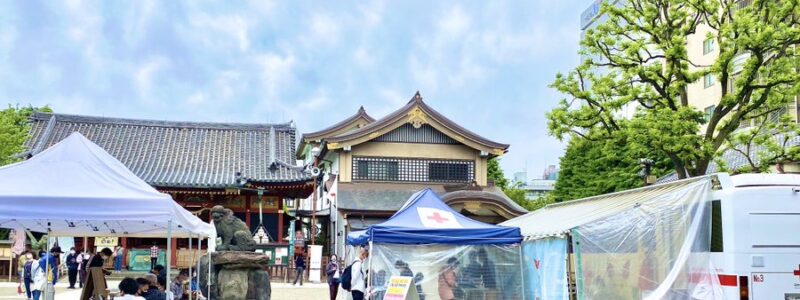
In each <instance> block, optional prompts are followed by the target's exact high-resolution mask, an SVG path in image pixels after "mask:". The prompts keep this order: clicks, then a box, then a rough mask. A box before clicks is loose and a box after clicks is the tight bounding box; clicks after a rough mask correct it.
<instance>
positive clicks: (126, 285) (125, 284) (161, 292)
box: [114, 265, 205, 300]
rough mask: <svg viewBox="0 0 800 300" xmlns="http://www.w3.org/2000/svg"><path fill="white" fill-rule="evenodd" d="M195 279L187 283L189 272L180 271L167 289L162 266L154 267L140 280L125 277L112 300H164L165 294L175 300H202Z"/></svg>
mask: <svg viewBox="0 0 800 300" xmlns="http://www.w3.org/2000/svg"><path fill="white" fill-rule="evenodd" d="M196 280H197V277H196V276H195V277H193V278H192V282H189V272H188V271H187V270H181V271H180V272H178V276H176V277H175V279H174V280H173V281H172V284H171V285H170V287H169V288H167V287H166V285H167V277H166V271H165V268H164V266H162V265H156V266H155V267H154V268H153V270H152V271H151V273H149V274H146V275H145V276H144V277H140V278H136V279H133V278H130V277H126V278H124V279H122V281H120V283H119V286H118V288H119V297H115V298H114V299H124V300H166V299H167V293H168V292H169V293H171V294H172V295H173V296H174V297H173V299H175V300H187V299H189V296H190V295H191V298H192V299H198V300H204V299H205V297H203V295H202V293H200V292H199V291H198V290H197V286H198V285H197V282H196Z"/></svg>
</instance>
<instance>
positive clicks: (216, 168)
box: [25, 113, 312, 262]
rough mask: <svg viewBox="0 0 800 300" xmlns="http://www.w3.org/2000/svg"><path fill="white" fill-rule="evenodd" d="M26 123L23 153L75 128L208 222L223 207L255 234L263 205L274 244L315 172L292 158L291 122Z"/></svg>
mask: <svg viewBox="0 0 800 300" xmlns="http://www.w3.org/2000/svg"><path fill="white" fill-rule="evenodd" d="M30 121H31V138H30V139H29V140H28V141H27V143H26V147H27V149H28V151H27V152H26V153H25V155H27V156H28V157H30V156H31V155H36V154H37V153H39V152H41V151H42V150H44V149H46V148H47V147H49V146H51V145H53V144H55V143H57V142H59V141H60V140H62V139H64V138H66V137H67V136H68V135H69V134H70V133H72V132H75V131H78V132H80V133H81V134H83V135H84V136H86V137H87V138H88V139H90V140H92V141H93V142H94V143H96V144H97V145H99V146H100V147H102V148H103V149H105V150H106V151H107V152H108V153H110V154H111V155H112V156H114V157H116V158H117V159H118V160H119V161H121V162H122V163H123V164H125V165H126V166H127V167H128V168H129V169H130V170H131V171H133V173H135V174H136V175H137V176H139V177H140V178H141V179H143V180H144V181H146V182H147V183H149V184H150V185H152V186H153V187H155V188H156V189H158V190H159V191H161V192H163V193H168V194H170V195H171V196H172V197H173V199H174V200H175V201H177V202H178V203H180V204H181V205H182V206H184V207H185V208H186V209H188V210H190V211H193V212H195V214H197V215H198V216H200V217H201V218H202V219H204V220H206V221H208V220H209V214H210V208H211V207H212V206H214V205H222V206H224V207H226V208H230V209H231V210H233V212H234V214H235V215H236V216H237V217H239V218H241V219H242V220H244V221H245V223H247V225H248V226H249V227H250V229H251V232H255V231H256V229H257V228H258V226H259V224H260V221H259V219H260V218H259V216H260V214H259V203H260V204H261V207H262V211H263V214H262V215H261V216H262V217H261V219H262V220H263V225H264V228H265V229H266V233H267V234H268V235H269V237H268V239H269V241H270V242H271V243H272V244H284V243H285V242H284V236H288V235H287V231H288V224H289V219H290V217H289V216H288V215H287V210H285V207H287V206H288V207H293V204H292V202H293V199H295V198H305V197H308V195H310V194H311V192H312V176H311V175H310V174H309V173H308V170H305V168H303V167H298V166H295V163H294V162H295V161H296V160H295V157H294V156H295V155H294V154H295V143H296V140H295V134H296V130H295V126H294V123H292V122H289V123H284V124H236V123H201V122H172V121H153V120H133V119H119V118H106V117H91V116H75V115H64V114H49V113H35V114H34V115H33V116H32V117H31V120H30ZM287 203H288V205H287ZM86 209H92V208H91V207H87V208H86ZM262 237H263V234H262ZM89 242H93V241H92V239H90V241H89ZM121 243H122V245H123V246H126V247H127V248H129V249H136V248H142V249H146V248H148V247H150V246H151V245H152V243H157V244H158V245H160V247H161V248H162V249H164V247H166V240H164V239H160V240H159V239H139V238H127V239H124V238H123V239H121ZM172 245H173V249H172V251H171V252H172V255H173V256H175V255H176V254H175V253H176V249H178V248H184V247H187V246H188V244H187V241H186V240H178V241H177V242H176V243H173V244H172ZM90 247H91V246H90ZM273 254H274V253H273ZM273 257H274V256H273ZM172 261H173V262H176V261H178V260H177V259H173V260H172Z"/></svg>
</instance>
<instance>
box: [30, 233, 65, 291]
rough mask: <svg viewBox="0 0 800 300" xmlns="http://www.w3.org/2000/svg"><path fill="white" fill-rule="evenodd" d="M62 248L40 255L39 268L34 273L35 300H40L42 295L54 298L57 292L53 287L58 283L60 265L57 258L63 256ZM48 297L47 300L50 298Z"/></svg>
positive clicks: (54, 248)
mask: <svg viewBox="0 0 800 300" xmlns="http://www.w3.org/2000/svg"><path fill="white" fill-rule="evenodd" d="M61 253H62V252H61V247H58V246H55V247H53V248H52V249H50V253H49V254H48V253H45V252H44V251H42V252H41V253H40V256H41V257H40V258H39V263H38V264H37V268H36V270H35V271H33V299H34V300H39V299H40V297H41V296H42V294H47V295H48V296H53V295H52V294H50V293H52V292H55V288H54V287H53V286H54V285H55V284H56V282H58V264H57V263H56V256H59V255H61ZM48 296H46V298H47V297H48Z"/></svg>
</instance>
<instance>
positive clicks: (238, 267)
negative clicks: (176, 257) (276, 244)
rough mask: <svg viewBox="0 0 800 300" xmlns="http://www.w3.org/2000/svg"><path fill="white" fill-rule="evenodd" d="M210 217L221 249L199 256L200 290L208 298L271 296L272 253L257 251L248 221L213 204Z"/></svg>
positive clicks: (244, 299)
mask: <svg viewBox="0 0 800 300" xmlns="http://www.w3.org/2000/svg"><path fill="white" fill-rule="evenodd" d="M211 217H212V218H213V219H214V227H216V229H217V236H218V237H219V239H220V242H219V245H217V250H218V252H214V253H209V254H206V255H204V256H203V257H202V258H201V259H200V270H199V271H200V273H199V275H200V290H201V291H202V292H203V294H204V295H205V296H206V297H208V298H209V299H225V300H269V299H270V298H271V294H272V291H271V286H270V283H269V273H268V272H267V271H266V268H267V267H268V266H269V257H268V256H266V255H264V254H261V253H256V252H254V250H255V249H256V241H255V240H253V236H252V235H250V230H249V229H248V228H247V225H246V224H245V223H244V222H242V220H239V219H238V218H236V217H235V216H234V215H233V212H232V211H231V210H230V209H226V208H224V207H222V206H219V205H217V206H214V207H213V208H211ZM209 259H210V260H211V261H210V262H209ZM209 267H210V268H211V269H210V270H209ZM209 275H210V276H211V277H208V278H206V277H207V276H209ZM207 282H209V283H210V284H211V285H210V286H209V285H207Z"/></svg>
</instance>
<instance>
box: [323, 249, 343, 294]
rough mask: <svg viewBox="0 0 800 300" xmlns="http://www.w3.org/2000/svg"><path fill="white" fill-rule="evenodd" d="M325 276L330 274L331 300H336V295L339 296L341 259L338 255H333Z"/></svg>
mask: <svg viewBox="0 0 800 300" xmlns="http://www.w3.org/2000/svg"><path fill="white" fill-rule="evenodd" d="M325 274H328V288H329V289H330V294H331V300H336V295H337V294H339V276H340V274H341V271H340V270H339V257H337V256H336V254H331V258H330V262H328V267H327V268H326V269H325Z"/></svg>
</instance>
